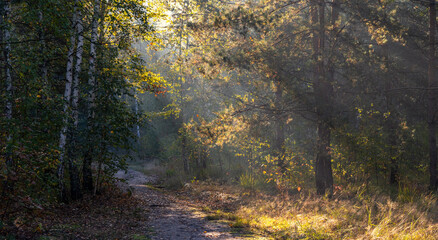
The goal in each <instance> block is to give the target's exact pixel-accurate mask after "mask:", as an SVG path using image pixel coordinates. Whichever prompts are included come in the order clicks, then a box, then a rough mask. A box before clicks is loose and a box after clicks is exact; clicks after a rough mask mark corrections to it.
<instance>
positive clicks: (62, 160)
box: [58, 7, 76, 202]
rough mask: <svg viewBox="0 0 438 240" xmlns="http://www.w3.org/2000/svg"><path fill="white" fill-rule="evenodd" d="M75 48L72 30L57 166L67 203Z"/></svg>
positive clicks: (61, 193) (74, 18)
mask: <svg viewBox="0 0 438 240" xmlns="http://www.w3.org/2000/svg"><path fill="white" fill-rule="evenodd" d="M72 19H73V21H72V22H73V26H74V24H75V23H76V7H75V9H74V12H73V17H72ZM75 46H76V36H75V34H74V29H73V31H72V35H71V37H70V47H69V49H68V56H67V57H68V58H67V70H66V74H65V89H64V109H63V113H64V117H63V125H62V129H61V133H60V137H59V151H60V156H59V166H58V180H59V188H60V189H59V190H60V196H61V200H62V201H64V202H65V201H67V196H66V191H65V183H64V167H65V155H66V150H65V148H66V143H67V131H68V119H69V117H68V116H69V112H70V111H69V108H70V99H71V93H72V84H73V64H74V51H75Z"/></svg>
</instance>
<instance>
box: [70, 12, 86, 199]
mask: <svg viewBox="0 0 438 240" xmlns="http://www.w3.org/2000/svg"><path fill="white" fill-rule="evenodd" d="M75 35H76V36H77V38H78V44H77V46H76V66H75V68H74V72H73V96H72V102H71V106H72V115H73V127H72V129H71V144H70V151H69V152H70V154H69V170H70V192H71V198H72V199H73V200H77V199H80V198H82V192H81V187H80V186H81V183H80V178H79V170H78V167H77V164H76V162H77V160H78V154H77V152H78V151H77V148H78V139H77V137H78V133H77V132H78V123H79V109H78V102H79V75H80V73H81V64H82V54H83V52H84V51H83V50H84V49H83V46H84V36H83V26H82V14H81V12H80V11H77V12H76V34H75Z"/></svg>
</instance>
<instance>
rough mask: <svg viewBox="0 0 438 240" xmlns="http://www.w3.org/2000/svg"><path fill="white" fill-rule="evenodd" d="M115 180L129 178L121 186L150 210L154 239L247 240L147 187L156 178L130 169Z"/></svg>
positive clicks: (152, 236)
mask: <svg viewBox="0 0 438 240" xmlns="http://www.w3.org/2000/svg"><path fill="white" fill-rule="evenodd" d="M116 177H118V178H122V179H126V183H125V184H122V187H123V188H125V189H127V188H131V189H133V194H134V197H136V198H139V199H140V200H141V201H143V202H144V204H145V205H146V206H145V207H146V208H147V209H148V210H149V221H148V223H147V224H148V226H149V227H150V229H151V233H150V234H149V235H151V238H152V239H153V240H158V239H166V240H179V239H181V240H185V239H187V240H189V239H193V240H201V239H221V240H225V239H244V238H240V237H237V236H233V235H232V234H230V228H229V226H227V225H225V224H221V223H217V222H212V221H208V220H206V219H205V215H204V214H203V213H202V212H200V211H199V210H197V209H196V208H193V207H190V206H188V205H187V204H185V203H184V202H182V201H178V199H176V198H174V197H172V196H170V195H167V194H164V193H161V192H160V191H157V190H152V189H150V188H148V187H147V186H146V185H145V184H147V183H153V182H155V181H157V178H156V177H151V176H145V175H144V174H142V173H140V172H138V171H134V170H128V172H127V173H125V172H122V171H120V172H118V173H117V175H116Z"/></svg>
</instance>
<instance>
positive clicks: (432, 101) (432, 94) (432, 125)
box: [427, 0, 437, 191]
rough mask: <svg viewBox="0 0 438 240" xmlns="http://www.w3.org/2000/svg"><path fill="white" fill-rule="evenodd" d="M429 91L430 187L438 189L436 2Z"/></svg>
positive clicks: (432, 8) (432, 12)
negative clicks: (437, 145) (437, 144)
mask: <svg viewBox="0 0 438 240" xmlns="http://www.w3.org/2000/svg"><path fill="white" fill-rule="evenodd" d="M429 15H430V16H429V17H430V18H429V84H428V85H429V91H428V93H429V94H428V95H429V96H428V111H427V112H428V117H427V119H428V130H429V158H430V164H429V173H430V189H431V190H432V191H436V190H437V169H436V167H437V147H436V118H435V114H436V106H435V105H436V87H437V81H436V79H435V78H436V76H435V62H436V60H435V58H436V56H435V50H436V49H435V37H436V27H437V26H436V25H437V24H436V2H435V0H430V3H429Z"/></svg>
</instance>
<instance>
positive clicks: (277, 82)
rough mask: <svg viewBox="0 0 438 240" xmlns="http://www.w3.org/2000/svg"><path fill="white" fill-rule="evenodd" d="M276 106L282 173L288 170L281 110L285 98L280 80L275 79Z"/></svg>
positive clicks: (277, 153)
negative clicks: (285, 160) (285, 158)
mask: <svg viewBox="0 0 438 240" xmlns="http://www.w3.org/2000/svg"><path fill="white" fill-rule="evenodd" d="M275 87H276V89H275V108H276V110H277V114H276V116H275V141H274V148H275V155H276V157H278V163H277V165H278V167H279V168H280V171H281V173H283V174H284V173H285V172H286V166H285V162H284V118H283V114H282V112H281V109H282V107H281V102H282V98H283V89H282V88H281V84H280V80H279V79H276V80H275Z"/></svg>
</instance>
